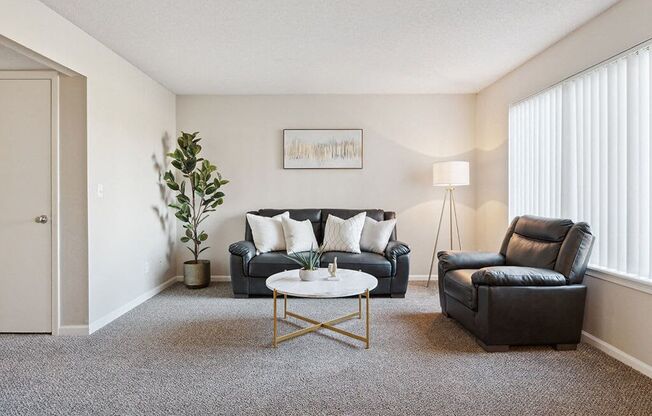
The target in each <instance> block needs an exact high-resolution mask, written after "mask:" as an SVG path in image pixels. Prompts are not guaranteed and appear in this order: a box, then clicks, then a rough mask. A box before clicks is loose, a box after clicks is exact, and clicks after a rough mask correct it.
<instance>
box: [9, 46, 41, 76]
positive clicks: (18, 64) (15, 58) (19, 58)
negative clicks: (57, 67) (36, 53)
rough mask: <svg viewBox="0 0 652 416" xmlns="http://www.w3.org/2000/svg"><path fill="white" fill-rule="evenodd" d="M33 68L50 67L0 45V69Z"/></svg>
mask: <svg viewBox="0 0 652 416" xmlns="http://www.w3.org/2000/svg"><path fill="white" fill-rule="evenodd" d="M19 69H26V70H34V69H50V68H49V67H47V66H45V65H43V64H40V63H38V62H36V61H32V60H31V59H29V58H28V57H26V56H24V55H22V54H20V53H18V52H15V51H14V50H13V49H10V48H7V47H6V46H3V45H0V70H9V71H11V70H19Z"/></svg>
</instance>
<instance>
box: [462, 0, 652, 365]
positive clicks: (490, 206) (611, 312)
mask: <svg viewBox="0 0 652 416" xmlns="http://www.w3.org/2000/svg"><path fill="white" fill-rule="evenodd" d="M650 22H652V2H650V1H649V0H625V1H622V2H620V3H618V4H616V5H615V6H613V7H612V8H610V9H608V10H607V11H606V12H604V13H603V14H601V15H600V16H598V17H597V18H595V19H593V20H591V21H590V22H589V23H587V24H586V25H584V26H582V27H581V28H579V29H578V30H576V31H575V32H573V33H572V34H570V35H569V36H568V37H566V38H564V39H563V40H561V41H560V42H558V43H557V44H555V45H553V46H551V47H550V48H549V49H547V50H545V51H544V52H542V53H541V54H539V55H537V56H535V57H534V58H532V59H531V60H529V61H528V62H526V63H525V64H523V65H522V66H521V67H519V68H518V69H516V70H515V71H513V72H511V73H509V74H508V75H506V76H505V77H503V78H502V79H500V80H499V81H497V82H496V83H494V84H492V85H491V86H489V87H488V88H486V89H484V90H482V91H481V92H480V93H479V94H478V96H477V108H476V144H477V147H478V155H477V160H476V162H477V165H476V169H475V177H474V178H475V181H476V184H477V186H476V189H477V193H476V203H477V210H478V212H477V216H476V229H477V231H476V233H477V243H478V247H479V248H480V249H486V250H496V249H497V247H498V246H499V244H500V240H501V239H502V236H503V233H504V231H505V228H506V227H507V222H508V218H507V136H508V130H507V127H508V126H507V122H508V120H507V116H508V108H509V105H510V104H511V103H513V102H515V101H518V100H520V99H522V98H524V97H527V96H528V95H530V94H533V93H535V92H537V91H540V90H542V89H544V88H545V87H547V86H549V85H552V84H554V83H556V82H559V81H561V80H562V79H564V78H565V77H567V76H569V75H572V74H574V73H575V72H578V71H581V70H582V69H585V68H587V67H589V66H591V65H593V64H596V63H598V62H600V61H602V60H604V59H606V58H609V57H610V56H612V55H615V54H617V53H619V52H622V51H623V50H625V49H628V48H630V47H632V46H634V45H636V44H638V43H640V42H642V41H644V40H647V39H649V38H651V37H652V25H651V24H650ZM587 281H588V285H589V292H588V301H587V309H586V319H585V322H584V329H585V331H587V332H589V333H590V334H592V335H594V336H596V337H598V338H600V339H602V340H604V341H606V342H608V343H609V344H611V345H613V346H615V347H616V348H619V349H621V350H622V351H624V352H626V353H628V354H631V355H633V356H634V357H636V358H638V359H639V360H642V361H644V362H646V363H648V364H650V365H652V336H650V334H652V320H650V319H649V317H650V316H652V306H651V302H650V295H649V294H647V293H643V292H641V291H637V290H633V289H630V288H626V287H622V286H619V285H615V284H613V283H610V282H607V281H603V280H599V281H598V280H596V279H594V278H591V277H587Z"/></svg>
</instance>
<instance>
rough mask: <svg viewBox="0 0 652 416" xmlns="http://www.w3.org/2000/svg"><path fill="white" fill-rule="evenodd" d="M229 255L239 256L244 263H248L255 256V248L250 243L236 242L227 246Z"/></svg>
mask: <svg viewBox="0 0 652 416" xmlns="http://www.w3.org/2000/svg"><path fill="white" fill-rule="evenodd" d="M229 253H231V254H233V255H236V256H240V257H242V259H243V260H244V261H245V262H249V260H251V259H252V257H254V256H255V255H256V246H254V243H252V242H251V241H246V240H244V241H238V242H237V243H233V244H231V245H230V246H229Z"/></svg>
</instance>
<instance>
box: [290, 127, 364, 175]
mask: <svg viewBox="0 0 652 416" xmlns="http://www.w3.org/2000/svg"><path fill="white" fill-rule="evenodd" d="M363 165H364V133H363V130H362V129H284V130H283V169H362V168H363Z"/></svg>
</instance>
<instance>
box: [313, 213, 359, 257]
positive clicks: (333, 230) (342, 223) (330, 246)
mask: <svg viewBox="0 0 652 416" xmlns="http://www.w3.org/2000/svg"><path fill="white" fill-rule="evenodd" d="M366 216H367V213H366V212H361V213H359V214H358V215H355V216H353V217H351V218H349V219H348V220H343V219H342V218H338V217H336V216H334V215H330V214H329V215H328V218H327V219H326V228H325V229H324V251H346V252H349V253H360V235H361V234H362V227H364V219H365V217H366Z"/></svg>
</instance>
